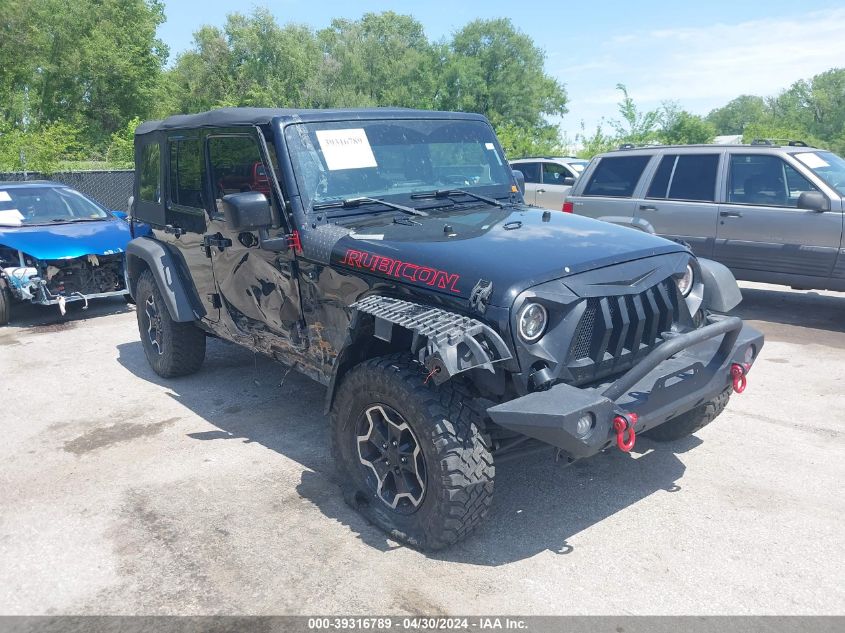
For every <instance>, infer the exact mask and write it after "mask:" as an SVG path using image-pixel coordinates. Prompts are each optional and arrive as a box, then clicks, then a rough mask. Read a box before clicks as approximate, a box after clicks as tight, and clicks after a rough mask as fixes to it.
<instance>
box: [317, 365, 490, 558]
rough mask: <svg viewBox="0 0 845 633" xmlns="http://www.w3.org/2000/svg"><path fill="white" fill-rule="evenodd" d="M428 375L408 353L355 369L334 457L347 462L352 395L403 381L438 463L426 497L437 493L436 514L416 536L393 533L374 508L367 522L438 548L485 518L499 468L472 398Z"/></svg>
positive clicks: (335, 426)
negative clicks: (343, 441)
mask: <svg viewBox="0 0 845 633" xmlns="http://www.w3.org/2000/svg"><path fill="white" fill-rule="evenodd" d="M425 374H426V372H425V369H424V368H423V367H422V365H420V364H419V363H418V362H416V361H414V360H413V359H412V358H410V357H409V356H407V355H405V354H395V355H390V356H384V357H379V358H374V359H371V360H368V361H364V362H363V363H361V364H360V365H358V366H357V367H355V368H353V369H352V370H351V371H350V372H349V373H348V374H347V375H346V376H345V377H344V379H343V382H342V383H341V385H340V387H339V389H338V394H337V398H335V404H334V406H333V408H332V414H331V418H332V440H333V444H334V453H335V456H336V457H338V458H339V459H340V460H341V461H340V463H343V458H342V451H341V449H340V446H339V445H338V441H339V438H340V437H341V436H342V429H341V426H342V425H343V423H344V422H345V420H344V417H343V416H342V412H346V413H350V412H351V404H352V398H353V397H354V395H355V394H358V393H365V392H367V391H370V390H373V389H374V388H375V387H381V389H382V390H394V389H396V387H397V386H399V385H397V382H398V383H400V385H401V387H400V390H401V392H402V394H401V395H402V398H403V400H406V401H407V403H408V409H407V410H408V411H411V412H412V413H417V414H422V415H416V416H414V418H415V420H414V421H415V422H416V423H417V427H416V428H417V429H423V428H426V427H428V428H429V429H430V434H429V436H428V439H429V441H430V442H431V443H432V444H433V448H434V451H435V453H436V455H437V460H436V463H435V464H431V463H429V474H428V478H429V487H428V491H427V492H426V494H430V493H432V492H434V491H435V490H436V491H437V492H438V493H439V498H438V499H437V500H436V503H437V511H436V512H432V513H429V514H428V515H426V519H427V520H425V521H423V522H422V524H421V525H420V526H419V530H418V531H416V530H415V531H414V532H415V533H407V532H401V531H397V530H396V529H393V528H392V527H391V526H390V525H389V523H390V515H389V514H388V512H387V511H382V509H381V508H379V507H378V506H377V505H375V504H371V507H370V509H371V510H373V512H372V517H369V516H368V518H372V519H373V520H374V521H375V522H376V523H377V524H379V525H380V527H382V528H383V529H387V530H388V531H390V532H391V533H392V534H393V536H394V537H396V538H399V539H400V540H403V541H405V542H408V543H410V544H412V545H415V546H417V547H420V548H422V549H429V550H435V549H441V548H444V547H447V546H449V545H452V544H454V543H456V542H457V541H459V540H461V539H462V538H464V537H465V536H466V535H467V534H469V533H470V532H471V531H472V530H473V529H474V528H475V527H476V526H477V525H478V524H479V523H481V521H482V520H483V519H484V517H485V515H486V514H487V512H488V510H489V508H490V505H491V502H492V498H493V479H494V476H495V467H494V465H493V457H492V455H491V452H490V441H489V438H488V437H487V436H486V435H485V434H484V422H483V416H482V415H481V413H480V411H479V410H478V409H477V408H476V407H475V406H473V404H472V403H473V397H472V396H471V395H470V394H469V393H468V392H467V391H465V390H464V389H462V388H461V387H460V385H458V384H455V383H453V382H446V383H444V384H442V385H440V386H435V385H434V383H433V382H429V383H427V384H426V383H425ZM401 413H403V415H406V412H401ZM435 468H439V478H438V480H437V481H438V482H439V485H437V486H434V485H433V484H432V482H433V481H434V479H433V475H435V474H438V473H435V472H434V470H435ZM359 509H360V508H359ZM365 514H366V513H365Z"/></svg>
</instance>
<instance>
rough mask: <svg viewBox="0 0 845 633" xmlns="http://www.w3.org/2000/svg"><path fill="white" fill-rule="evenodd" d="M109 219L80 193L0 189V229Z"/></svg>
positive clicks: (34, 189) (52, 190)
mask: <svg viewBox="0 0 845 633" xmlns="http://www.w3.org/2000/svg"><path fill="white" fill-rule="evenodd" d="M108 217H109V214H108V213H106V211H104V210H103V209H102V208H101V207H100V206H99V205H97V204H95V203H94V202H92V201H91V200H89V199H88V198H86V197H85V196H83V195H82V194H81V193H79V192H77V191H74V190H73V189H67V188H64V187H9V188H7V189H3V188H0V226H32V225H37V224H57V223H63V222H78V221H84V220H105V219H106V218H108Z"/></svg>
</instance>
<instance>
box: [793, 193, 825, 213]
mask: <svg viewBox="0 0 845 633" xmlns="http://www.w3.org/2000/svg"><path fill="white" fill-rule="evenodd" d="M798 208H799V209H806V210H807V211H818V212H822V211H830V200H828V198H827V196H826V195H824V194H823V193H822V192H821V191H804V192H803V193H802V194H801V195H800V196H798Z"/></svg>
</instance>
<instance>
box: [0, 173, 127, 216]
mask: <svg viewBox="0 0 845 633" xmlns="http://www.w3.org/2000/svg"><path fill="white" fill-rule="evenodd" d="M134 175H135V172H134V171H133V170H131V169H110V170H98V171H60V172H56V173H54V174H50V175H49V176H46V175H44V174H39V173H36V172H27V173H23V172H11V173H2V172H0V182H3V181H7V182H8V181H14V182H21V181H25V180H51V181H53V182H60V183H62V184H64V185H67V186H69V187H73V188H74V189H76V190H77V191H81V192H82V193H84V194H85V195H86V196H88V197H89V198H93V199H94V200H96V201H97V202H99V203H100V204H101V205H103V206H104V207H106V208H107V209H113V210H115V211H128V210H129V196H131V195H132V181H133V178H134Z"/></svg>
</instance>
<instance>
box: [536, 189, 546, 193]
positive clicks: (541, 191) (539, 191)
mask: <svg viewBox="0 0 845 633" xmlns="http://www.w3.org/2000/svg"><path fill="white" fill-rule="evenodd" d="M535 193H546V190H545V189H537V190H536V191H535Z"/></svg>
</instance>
